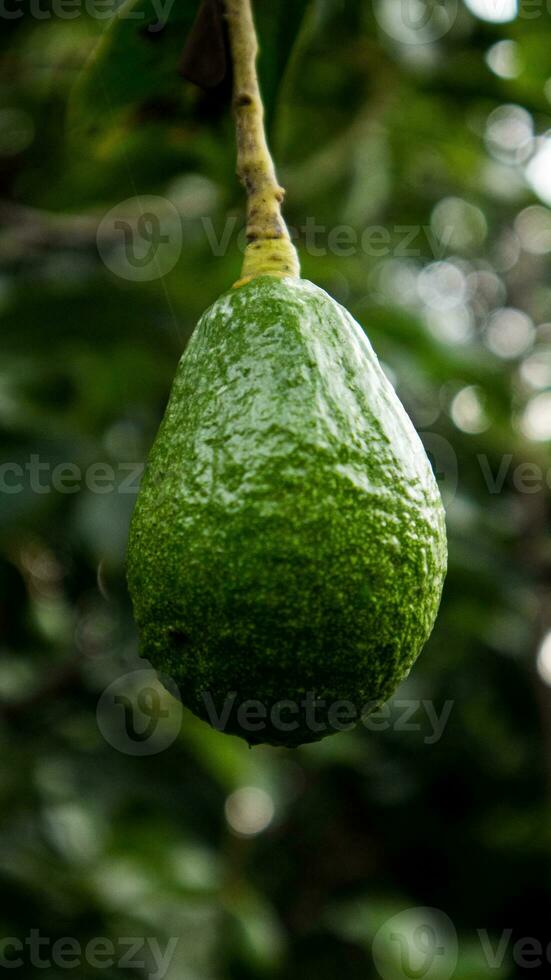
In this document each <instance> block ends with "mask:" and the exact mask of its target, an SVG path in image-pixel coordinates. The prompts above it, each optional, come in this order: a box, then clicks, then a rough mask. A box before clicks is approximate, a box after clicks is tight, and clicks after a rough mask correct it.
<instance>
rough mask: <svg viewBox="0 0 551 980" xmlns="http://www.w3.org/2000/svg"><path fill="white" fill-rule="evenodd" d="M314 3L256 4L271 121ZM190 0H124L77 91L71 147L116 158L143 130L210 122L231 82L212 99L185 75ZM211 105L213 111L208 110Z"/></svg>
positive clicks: (193, 5)
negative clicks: (124, 144) (128, 139)
mask: <svg viewBox="0 0 551 980" xmlns="http://www.w3.org/2000/svg"><path fill="white" fill-rule="evenodd" d="M308 5H309V0H293V2H290V3H287V4H285V6H283V5H274V4H272V3H269V2H268V0H260V2H258V3H257V5H256V7H255V17H256V21H257V28H258V34H259V41H260V48H261V55H260V60H259V71H260V78H261V86H262V89H263V95H264V100H265V107H266V114H267V118H268V119H271V117H272V116H273V111H274V107H275V105H276V101H277V93H278V89H279V84H280V81H281V79H282V77H283V74H284V71H285V66H286V64H287V62H288V60H289V57H290V54H291V51H292V48H293V45H294V42H295V39H296V37H297V35H298V33H299V28H300V24H301V22H302V19H303V17H304V14H305V11H306V8H307V7H308ZM197 9H198V4H197V2H192V0H184V2H178V3H176V2H172V4H171V3H170V0H126V2H125V3H124V4H123V5H122V6H121V7H120V8H119V10H118V11H117V13H116V15H115V16H114V17H113V19H112V20H111V21H110V22H109V25H108V27H107V28H106V30H105V33H104V34H103V36H102V38H101V40H100V41H99V43H98V45H97V47H96V49H95V51H94V52H93V54H92V56H91V58H90V59H89V61H88V63H87V65H86V66H85V68H84V70H83V72H82V74H81V76H80V78H79V80H78V82H77V84H76V86H75V88H74V90H73V94H72V98H71V103H70V108H69V114H68V127H69V137H70V141H71V143H72V145H73V146H76V147H78V149H79V151H81V152H82V150H83V148H86V150H87V152H89V153H92V154H93V156H94V157H95V158H96V159H99V160H110V159H112V157H113V156H116V154H117V150H118V147H120V144H121V142H122V141H123V140H124V138H125V134H128V133H131V132H132V131H133V130H134V129H136V128H137V127H140V128H141V127H147V126H148V125H149V124H151V123H155V124H157V125H158V124H159V123H160V124H161V125H162V126H163V125H164V126H165V128H166V127H167V126H170V125H174V124H177V125H178V126H180V127H182V126H183V127H187V128H188V129H189V132H188V135H189V137H190V141H191V140H192V139H193V140H195V139H196V137H197V131H198V130H200V129H201V128H208V127H211V126H212V124H213V122H215V121H216V118H217V115H218V114H219V109H220V106H221V105H224V104H225V103H227V102H228V101H229V100H228V96H229V91H228V85H227V84H226V83H222V84H221V85H220V86H218V88H217V89H215V91H214V94H212V93H211V94H209V96H206V95H205V93H203V92H202V91H201V90H200V89H198V88H197V87H196V86H193V85H191V84H190V83H189V82H186V81H185V80H184V79H183V78H182V73H181V65H182V56H183V52H184V49H185V45H186V40H187V39H188V37H189V34H190V31H191V29H192V26H193V24H194V21H195V17H196V14H197ZM205 104H207V109H208V110H209V111H205Z"/></svg>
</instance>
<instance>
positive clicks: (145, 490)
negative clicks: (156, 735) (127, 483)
mask: <svg viewBox="0 0 551 980" xmlns="http://www.w3.org/2000/svg"><path fill="white" fill-rule="evenodd" d="M445 569H446V537H445V523H444V512H443V508H442V503H441V499H440V494H439V491H438V487H437V484H436V481H435V479H434V476H433V473H432V470H431V467H430V464H429V461H428V459H427V457H426V454H425V452H424V449H423V446H422V444H421V442H420V440H419V438H418V436H417V434H416V432H415V429H414V427H413V425H412V423H411V421H410V419H409V418H408V416H407V414H406V412H405V411H404V409H403V407H402V405H401V403H400V402H399V400H398V398H397V396H396V394H395V392H394V390H393V388H392V386H391V384H390V383H389V381H388V380H387V378H386V376H385V375H384V373H383V371H382V369H381V367H380V365H379V362H378V360H377V357H376V355H375V353H374V351H373V349H372V347H371V345H370V343H369V341H368V340H367V337H366V336H365V334H364V332H363V330H362V328H361V327H360V326H359V325H358V324H357V323H356V321H355V320H354V319H353V318H352V317H351V316H350V314H349V313H347V311H346V310H345V309H344V308H343V307H342V306H340V305H339V304H338V303H337V302H335V300H333V299H332V298H331V297H330V296H329V295H328V294H327V293H326V292H324V291H323V290H322V289H320V288H318V287H316V286H314V285H313V284H312V283H310V282H308V281H306V280H301V279H292V278H286V279H278V278H275V277H260V278H257V279H254V280H252V281H251V282H249V283H248V284H247V285H244V286H242V287H240V288H238V289H233V290H230V291H229V292H227V293H225V294H224V295H223V296H221V297H220V298H219V299H218V300H217V301H216V303H214V305H213V306H211V307H210V309H208V310H207V311H206V313H205V314H204V315H203V316H202V317H201V319H200V321H199V324H198V325H197V327H196V329H195V332H194V334H193V336H192V338H191V340H190V342H189V344H188V346H187V349H186V351H185V352H184V354H183V356H182V359H181V361H180V364H179V367H178V370H177V374H176V378H175V381H174V386H173V390H172V394H171V396H170V400H169V403H168V407H167V410H166V414H165V417H164V419H163V422H162V424H161V427H160V430H159V433H158V435H157V438H156V440H155V443H154V445H153V448H152V450H151V454H150V458H149V462H148V465H147V467H146V470H145V473H144V477H143V480H142V485H141V488H140V492H139V495H138V499H137V502H136V507H135V510H134V514H133V518H132V524H131V530H130V541H129V549H128V582H129V588H130V593H131V597H132V600H133V604H134V610H135V616H136V620H137V622H138V625H139V628H140V634H141V654H142V656H144V657H146V658H147V659H148V660H150V661H151V663H152V664H153V666H154V667H156V668H157V669H158V670H159V671H162V672H164V673H165V674H168V675H169V676H171V677H172V678H173V680H174V681H175V682H176V684H177V685H178V687H179V690H180V692H181V697H182V701H183V703H184V704H185V705H187V706H188V707H189V708H190V709H191V710H192V711H193V712H194V713H195V714H197V715H198V716H199V717H201V718H203V719H205V720H206V721H210V723H213V722H214V718H213V714H212V706H213V705H214V706H215V711H216V713H217V714H218V715H220V714H221V712H222V710H223V706H224V703H227V704H230V703H232V698H233V710H231V712H230V713H229V716H228V718H227V719H226V720H225V725H224V730H225V731H228V732H231V733H234V734H238V735H241V736H243V737H244V738H246V739H247V741H249V742H250V743H254V742H271V743H272V744H278V745H288V746H293V745H297V744H300V743H302V742H309V741H315V740H317V739H319V738H321V737H323V736H324V735H328V734H332V733H333V732H334V731H335V720H334V719H335V716H334V715H331V714H330V713H329V714H328V711H329V706H330V705H331V704H333V703H334V702H336V701H340V700H346V701H350V702H352V703H353V704H354V706H355V707H356V708H357V709H358V711H360V710H361V709H362V708H363V707H364V706H365V705H366V703H369V704H370V706H372V707H373V706H374V705H376V704H380V703H381V702H383V701H385V700H386V699H387V698H388V697H389V696H390V694H391V693H392V691H393V690H394V688H395V687H396V685H397V684H398V683H399V681H401V680H402V679H403V678H404V677H405V676H406V675H407V674H408V672H409V670H410V668H411V666H412V664H413V662H414V661H415V659H416V657H417V656H418V654H419V653H420V651H421V649H422V647H423V644H424V643H425V641H426V640H427V638H428V636H429V634H430V632H431V629H432V626H433V623H434V620H435V617H436V613H437V610H438V605H439V602H440V595H441V590H442V584H443V580H444V575H445ZM309 692H310V693H309ZM312 692H315V697H316V698H317V699H319V701H320V705H319V707H318V708H317V709H316V713H315V720H316V724H315V725H313V724H312V722H311V718H312V714H311V713H310V715H308V712H307V711H306V709H305V707H304V704H305V697H311V696H312ZM228 698H229V699H230V701H227V699H228ZM249 699H250V700H253V701H255V702H258V701H260V702H261V703H262V705H263V706H264V708H265V709H266V711H267V713H268V718H266V719H261V720H260V721H259V718H260V716H259V715H258V714H255V713H254V711H253V712H252V714H251V716H250V717H249V724H245V725H243V717H244V716H243V715H241V716H240V717H238V714H239V713H238V711H237V709H238V707H239V705H240V704H242V703H243V702H246V701H248V700H249ZM285 699H290V700H291V701H292V702H294V703H295V704H296V705H298V708H293V709H288V707H284V709H283V710H282V712H281V719H282V720H283V721H284V725H283V726H281V725H280V724H277V723H273V724H272V723H271V722H270V720H269V716H270V712H271V709H272V706H273V705H275V704H276V703H278V702H280V701H282V700H285ZM322 701H324V702H325V705H326V707H325V708H323V706H321V702H322ZM243 710H245V709H243ZM335 710H336V709H335ZM253 716H254V724H251V718H252V717H253ZM349 718H350V716H348V719H349ZM340 721H342V716H340ZM321 726H323V727H321ZM320 727H321V730H320Z"/></svg>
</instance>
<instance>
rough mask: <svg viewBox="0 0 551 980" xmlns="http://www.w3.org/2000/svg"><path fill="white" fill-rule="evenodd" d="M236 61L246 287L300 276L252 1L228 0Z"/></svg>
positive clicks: (241, 281) (235, 107) (235, 104)
mask: <svg viewBox="0 0 551 980" xmlns="http://www.w3.org/2000/svg"><path fill="white" fill-rule="evenodd" d="M225 16H226V20H227V23H228V31H229V38H230V48H231V54H232V61H233V111H234V116H235V128H236V137H237V175H238V177H239V179H240V180H241V182H242V183H243V184H244V186H245V189H246V191H247V241H248V245H247V248H246V250H245V258H244V261H243V269H242V271H241V278H240V279H239V281H238V282H236V283H235V285H236V286H242V285H244V283H246V282H249V281H250V280H251V279H254V278H255V277H256V276H261V275H268V276H299V275H300V266H299V261H298V256H297V252H296V249H295V247H294V245H293V243H292V241H291V238H290V235H289V231H288V228H287V225H286V224H285V221H284V220H283V217H282V214H281V203H282V201H283V198H284V195H285V191H284V190H283V188H282V187H280V185H279V183H278V180H277V177H276V173H275V168H274V162H273V160H272V157H271V154H270V150H269V148H268V143H267V140H266V133H265V130H264V106H263V104H262V96H261V94H260V87H259V84H258V75H257V71H256V58H257V54H258V41H257V37H256V31H255V26H254V20H253V14H252V9H251V0H225Z"/></svg>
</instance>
